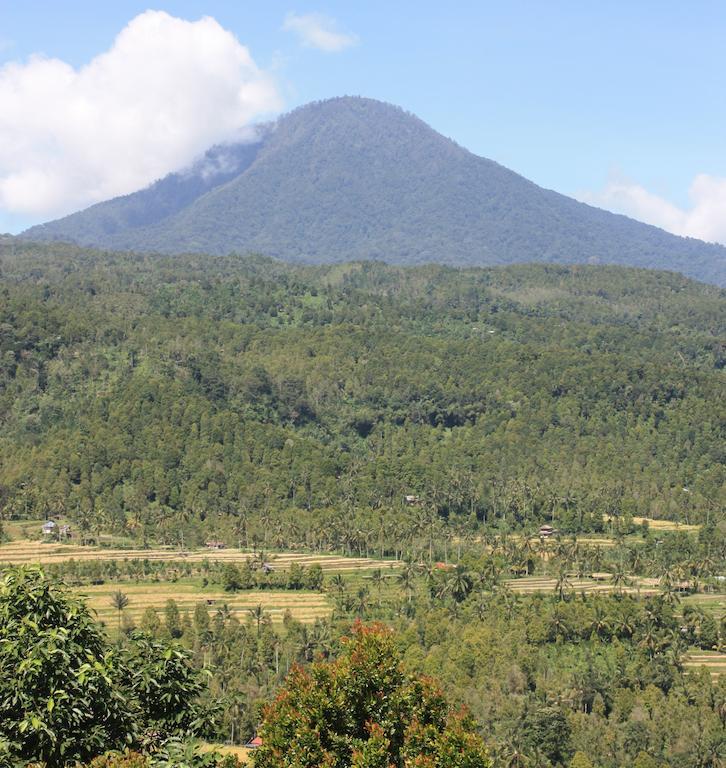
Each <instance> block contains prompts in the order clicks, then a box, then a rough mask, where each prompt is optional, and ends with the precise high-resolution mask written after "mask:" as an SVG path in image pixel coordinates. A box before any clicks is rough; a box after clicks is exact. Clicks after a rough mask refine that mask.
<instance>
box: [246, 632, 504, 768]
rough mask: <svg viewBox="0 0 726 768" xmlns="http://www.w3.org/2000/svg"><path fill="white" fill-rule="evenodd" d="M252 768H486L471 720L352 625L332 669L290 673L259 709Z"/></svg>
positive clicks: (384, 645)
mask: <svg viewBox="0 0 726 768" xmlns="http://www.w3.org/2000/svg"><path fill="white" fill-rule="evenodd" d="M260 736H261V738H262V741H263V745H262V746H261V747H260V748H259V749H258V750H257V751H256V752H255V757H254V764H255V766H256V768H285V767H286V766H290V767H292V766H294V767H295V768H390V767H391V766H400V767H401V768H406V767H408V766H411V767H412V768H413V766H416V768H490V766H491V761H490V759H489V757H488V755H487V751H486V748H485V747H484V744H483V742H482V740H481V739H480V737H479V736H478V735H477V734H476V732H475V730H474V724H473V721H472V720H471V718H469V717H468V716H467V715H466V714H462V713H455V712H453V710H452V709H451V707H450V705H449V704H448V703H447V701H446V699H445V697H444V696H443V694H442V692H441V691H440V690H439V689H438V687H437V686H436V685H435V684H434V683H433V682H432V681H431V680H429V679H426V678H422V677H417V676H415V675H411V674H409V673H407V672H406V671H405V670H404V669H403V667H402V665H401V660H400V655H399V653H398V651H397V650H396V646H395V642H394V639H393V636H392V634H391V633H390V631H389V630H387V629H386V628H385V627H384V626H382V625H380V624H374V625H364V624H362V623H360V622H359V623H356V624H355V625H354V627H353V630H352V633H351V636H350V637H349V638H346V639H345V640H344V646H343V651H342V654H341V656H340V657H339V658H338V659H337V660H336V661H334V662H332V663H325V662H322V661H320V662H316V663H314V664H312V665H311V666H310V667H308V668H306V669H302V668H300V667H296V668H294V669H293V670H292V672H291V673H290V675H289V677H288V679H287V682H286V684H285V685H284V687H283V689H282V690H281V692H280V693H279V695H278V696H277V698H276V699H275V701H274V702H273V703H272V704H271V705H270V706H269V707H268V708H267V709H266V711H265V717H264V723H263V725H262V727H261V729H260Z"/></svg>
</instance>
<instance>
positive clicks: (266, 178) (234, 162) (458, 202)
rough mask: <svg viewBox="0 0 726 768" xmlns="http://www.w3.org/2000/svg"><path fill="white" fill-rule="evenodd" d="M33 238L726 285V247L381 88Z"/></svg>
mask: <svg viewBox="0 0 726 768" xmlns="http://www.w3.org/2000/svg"><path fill="white" fill-rule="evenodd" d="M25 236H26V237H27V238H28V239H33V240H54V241H68V242H75V243H78V244H81V245H90V246H99V247H104V248H119V249H133V250H141V251H159V252H166V253H180V252H207V253H213V254H228V253H231V252H237V253H248V252H259V253H263V254H265V255H268V256H273V257H278V258H281V259H284V260H287V261H306V262H317V263H330V262H341V261H349V260H351V259H380V260H384V261H387V262H390V263H394V264H408V265H411V264H422V263H427V262H437V263H445V264H454V265H462V266H463V265H497V264H509V263H515V262H531V261H542V262H550V263H594V264H599V263H610V264H624V265H629V266H634V267H648V268H658V269H670V270H676V271H679V272H682V273H683V274H685V275H688V276H690V277H694V278H696V279H699V280H703V281H706V282H712V283H716V284H720V285H725V284H726V249H725V248H723V247H722V246H718V245H713V244H706V243H703V242H701V241H699V240H693V239H684V238H680V237H676V236H674V235H670V234H667V233H666V232H664V231H662V230H660V229H657V228H655V227H651V226H648V225H646V224H642V223H639V222H636V221H633V220H632V219H628V218H626V217H624V216H617V215H614V214H612V213H608V212H606V211H603V210H600V209H597V208H593V207H590V206H587V205H584V204H583V203H578V202H576V201H575V200H572V199H571V198H568V197H565V196H563V195H560V194H557V193H556V192H552V191H548V190H545V189H542V188H540V187H538V186H536V185H535V184H533V183H531V182H529V181H527V180H526V179H524V178H522V177H521V176H519V175H517V174H516V173H513V172H512V171H509V170H507V169H506V168H504V167H502V166H500V165H498V164H497V163H494V162H492V161H490V160H486V159H484V158H481V157H477V156H476V155H473V154H471V153H470V152H467V151H466V150H465V149H463V148H462V147H460V146H458V145H457V144H455V143H454V142H453V141H451V140H449V139H447V138H445V137H443V136H441V135H440V134H438V133H436V132H435V131H434V130H432V129H431V128H429V127H428V126H427V125H426V124H425V123H423V122H422V121H421V120H419V119H417V118H416V117H414V116H413V115H410V114H408V113H406V112H404V111H403V110H401V109H399V108H397V107H393V106H391V105H389V104H384V103H381V102H378V101H374V100H371V99H361V98H339V99H331V100H329V101H325V102H319V103H314V104H309V105H307V106H305V107H301V108H300V109H298V110H295V111H294V112H292V113H290V114H288V115H286V116H284V117H282V118H281V119H280V120H279V121H277V123H275V124H274V125H271V126H264V127H263V128H261V130H260V133H259V140H258V141H257V142H256V143H253V144H248V145H239V146H233V147H217V148H214V149H212V150H210V152H209V153H207V155H206V156H205V157H204V158H202V160H200V161H199V162H198V163H197V164H196V165H195V166H194V167H192V168H191V169H188V170H187V171H183V172H181V173H177V174H172V175H171V176H169V177H167V178H166V179H162V180H160V181H159V182H157V183H156V184H154V185H152V186H151V187H150V188H148V189H146V190H142V191H140V192H137V193H135V194H131V195H128V196H125V197H120V198H117V199H115V200H111V201H108V202H104V203H100V204H98V205H95V206H93V207H91V208H89V209H87V210H85V211H82V212H80V213H75V214H73V215H71V216H67V217H66V218H63V219H60V220H58V221H55V222H50V223H48V224H44V225H42V226H37V227H33V228H32V229H30V230H28V231H27V232H26V233H25Z"/></svg>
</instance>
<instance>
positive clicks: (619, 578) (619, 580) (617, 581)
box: [613, 562, 631, 597]
mask: <svg viewBox="0 0 726 768" xmlns="http://www.w3.org/2000/svg"><path fill="white" fill-rule="evenodd" d="M630 583H631V581H630V579H629V578H628V574H627V571H626V570H625V567H624V565H623V563H622V562H620V563H617V564H616V565H615V570H614V571H613V586H614V587H615V591H616V592H617V593H618V595H620V596H621V597H622V594H623V589H624V587H626V586H629V585H630Z"/></svg>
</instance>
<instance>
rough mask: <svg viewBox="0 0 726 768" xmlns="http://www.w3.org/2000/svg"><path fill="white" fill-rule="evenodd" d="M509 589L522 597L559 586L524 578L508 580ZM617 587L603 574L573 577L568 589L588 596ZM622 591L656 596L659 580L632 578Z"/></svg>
mask: <svg viewBox="0 0 726 768" xmlns="http://www.w3.org/2000/svg"><path fill="white" fill-rule="evenodd" d="M504 583H505V584H506V586H507V587H509V589H511V590H512V592H516V593H517V594H520V595H528V594H532V593H534V592H554V591H555V587H556V585H557V579H554V578H549V577H547V576H524V577H522V578H519V579H507V580H506V581H505V582H504ZM614 591H615V587H614V585H613V584H612V583H611V581H610V577H609V575H606V574H603V575H602V577H601V578H597V579H595V578H592V577H585V578H578V577H575V576H573V577H571V578H570V579H569V584H568V587H567V592H568V593H576V594H579V593H580V592H585V593H588V594H592V593H596V592H606V593H608V592H614ZM622 591H623V592H624V593H626V594H640V595H643V596H645V595H654V594H656V593H657V592H658V580H657V579H646V578H632V579H630V580H629V584H628V585H627V586H624V587H623V589H622Z"/></svg>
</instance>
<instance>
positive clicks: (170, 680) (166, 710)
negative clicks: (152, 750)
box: [125, 632, 210, 740]
mask: <svg viewBox="0 0 726 768" xmlns="http://www.w3.org/2000/svg"><path fill="white" fill-rule="evenodd" d="M131 640H132V644H131V646H130V648H129V651H128V657H127V669H126V675H127V680H126V681H125V685H126V687H127V688H128V690H129V693H130V695H131V697H132V699H133V701H134V704H135V706H136V708H137V709H138V712H139V716H140V721H141V723H142V724H143V725H144V726H145V727H146V729H147V731H150V732H151V734H152V735H153V738H154V739H157V740H158V739H162V740H165V739H167V738H169V737H187V736H193V735H196V734H197V733H199V732H200V731H202V730H204V728H205V726H206V725H207V717H208V716H209V715H210V713H208V712H206V711H205V709H204V708H203V707H201V706H200V705H199V704H198V702H197V699H198V698H199V696H200V695H201V694H202V692H203V691H204V688H205V685H204V682H203V680H202V678H201V676H200V675H199V673H198V672H197V671H196V670H195V669H194V668H193V667H192V666H191V663H190V654H189V652H188V651H187V650H185V649H184V648H182V647H181V646H179V645H176V644H172V645H168V644H167V643H164V642H160V641H158V640H154V639H153V638H152V637H151V636H149V635H146V634H144V633H143V632H134V633H133V635H132V636H131Z"/></svg>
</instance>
